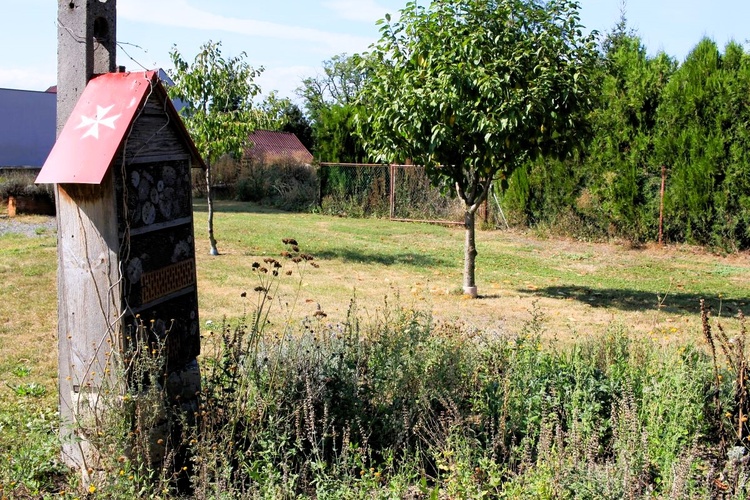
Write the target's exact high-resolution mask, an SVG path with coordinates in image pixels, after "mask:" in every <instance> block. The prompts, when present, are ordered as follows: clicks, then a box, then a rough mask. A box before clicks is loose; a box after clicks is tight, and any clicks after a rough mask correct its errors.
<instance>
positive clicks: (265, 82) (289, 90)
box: [255, 66, 320, 102]
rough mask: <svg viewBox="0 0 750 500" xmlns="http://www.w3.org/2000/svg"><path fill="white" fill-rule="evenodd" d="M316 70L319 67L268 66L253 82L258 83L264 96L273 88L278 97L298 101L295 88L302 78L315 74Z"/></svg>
mask: <svg viewBox="0 0 750 500" xmlns="http://www.w3.org/2000/svg"><path fill="white" fill-rule="evenodd" d="M318 71H320V68H315V67H313V66H286V67H277V68H268V69H266V70H265V71H264V72H263V73H261V75H260V76H259V77H258V78H256V79H255V83H257V84H258V85H260V88H261V90H262V91H263V95H264V96H267V95H268V94H270V93H271V92H272V91H274V90H275V91H277V92H278V94H279V96H280V97H288V98H290V99H291V100H292V101H293V102H298V101H299V99H298V98H297V96H296V94H295V90H297V87H299V86H300V85H302V80H303V79H304V78H307V77H308V76H311V75H315V74H316V73H317V72H318Z"/></svg>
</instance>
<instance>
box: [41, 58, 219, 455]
mask: <svg viewBox="0 0 750 500" xmlns="http://www.w3.org/2000/svg"><path fill="white" fill-rule="evenodd" d="M195 167H202V168H205V165H204V163H203V161H202V159H201V157H200V155H199V154H198V152H197V151H196V149H195V145H194V144H193V142H192V140H191V139H190V136H189V135H188V133H187V131H186V129H185V127H184V125H183V123H182V121H181V120H180V118H179V116H178V113H177V111H176V110H175V108H174V106H173V104H172V102H171V100H170V99H169V98H168V96H167V92H166V91H165V89H164V87H163V86H162V84H161V83H160V81H159V79H158V76H157V74H156V72H153V71H148V72H133V73H127V72H118V73H105V74H102V75H100V76H96V77H94V78H92V79H91V80H90V81H89V82H88V84H87V85H86V86H85V89H84V90H83V93H82V95H81V97H80V98H79V99H78V101H77V104H76V105H75V107H74V108H73V110H72V112H71V114H70V116H69V119H68V120H67V122H66V123H65V125H64V127H63V128H62V131H61V132H60V134H59V137H58V140H57V142H56V144H55V146H54V148H53V149H52V152H51V153H50V155H49V157H48V159H47V161H46V162H45V164H44V167H43V168H42V170H41V172H40V174H39V176H38V178H37V182H38V183H54V184H57V192H56V193H57V211H58V259H59V262H58V289H59V299H58V308H59V312H58V322H59V325H58V334H59V335H58V337H59V377H60V380H59V387H60V411H61V416H62V419H63V428H64V429H63V432H62V434H63V436H62V437H63V453H64V456H66V457H67V461H68V462H69V463H71V464H72V465H78V466H84V467H85V466H86V465H87V464H86V461H87V456H88V455H89V454H90V453H89V450H87V449H85V446H86V442H87V436H86V432H87V428H86V425H85V422H83V420H85V418H84V417H82V415H91V413H92V411H93V412H94V413H96V412H97V408H96V407H95V406H96V404H97V402H98V401H99V398H100V396H101V393H102V391H105V388H106V390H107V391H109V390H110V388H113V387H116V386H117V385H118V380H112V378H113V377H114V378H117V377H116V376H113V375H112V372H113V371H114V370H115V367H116V365H117V364H116V363H113V359H114V358H113V357H114V356H121V357H125V353H126V352H127V351H128V350H129V349H130V348H132V345H133V342H134V341H135V339H134V335H135V331H136V325H137V324H143V325H144V326H145V330H146V331H147V332H148V340H149V345H159V346H163V349H164V355H165V357H166V363H167V372H168V373H169V374H170V375H169V377H168V379H167V381H166V388H167V390H168V392H169V393H170V396H172V397H173V398H175V399H176V400H177V401H180V402H181V403H184V404H185V405H187V406H190V405H191V404H194V401H195V400H196V393H197V391H198V390H199V389H200V375H199V372H198V365H197V361H196V356H197V355H198V354H199V351H200V340H199V320H198V295H197V289H196V270H195V243H194V239H193V214H192V195H191V169H192V168H195ZM125 361H127V360H125ZM119 382H122V380H119ZM120 387H121V384H120ZM191 400H192V401H193V403H191ZM66 434H67V435H66Z"/></svg>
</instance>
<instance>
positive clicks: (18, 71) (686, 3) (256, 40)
mask: <svg viewBox="0 0 750 500" xmlns="http://www.w3.org/2000/svg"><path fill="white" fill-rule="evenodd" d="M78 1H82V0H78ZM420 2H421V3H423V4H426V3H427V0H420ZM580 3H581V19H582V23H583V24H584V25H585V26H586V27H587V28H588V29H596V30H599V31H607V30H609V29H610V28H611V27H612V26H613V25H614V24H615V23H616V22H617V20H618V19H619V16H620V9H621V5H622V0H580ZM405 4H406V0H275V1H267V0H266V1H248V0H211V1H205V0H117V6H118V25H117V38H118V41H119V42H120V44H121V49H119V50H118V57H117V60H118V64H120V65H124V66H126V67H127V68H128V69H132V70H136V69H141V67H140V65H142V66H144V67H146V68H149V69H150V68H154V67H164V68H165V69H169V68H171V62H170V59H169V50H170V48H171V47H172V46H173V45H177V47H178V49H179V50H180V52H182V54H183V56H184V58H186V59H188V60H192V58H193V57H194V55H195V53H196V52H197V50H198V47H199V46H200V45H201V44H203V43H204V42H205V41H207V40H209V39H211V40H214V41H217V40H221V41H222V44H223V46H224V53H225V54H226V55H229V56H231V55H237V54H239V53H240V52H242V51H244V52H246V53H247V61H248V62H249V63H250V64H251V65H252V66H254V67H258V66H263V67H264V68H265V71H264V73H263V74H262V75H261V77H260V78H259V79H258V83H259V84H260V85H261V88H262V90H263V92H264V93H268V92H270V91H271V90H277V91H279V94H280V95H282V96H288V97H294V89H295V88H296V87H298V86H299V84H300V81H301V80H302V78H304V77H306V76H312V75H315V74H316V73H318V72H320V71H321V69H320V65H321V62H322V61H323V60H325V59H329V58H330V57H331V56H333V55H335V54H339V53H342V52H347V53H354V52H359V51H363V50H366V49H367V47H368V45H369V44H370V43H372V42H373V41H375V40H376V39H377V38H378V29H377V26H376V25H375V21H376V20H377V19H379V18H381V17H383V15H384V14H385V13H386V12H389V13H391V14H393V15H395V14H397V13H398V10H399V9H400V8H401V7H403V6H404V5H405ZM3 5H4V7H5V9H4V14H3V16H2V18H1V19H0V46H2V47H3V50H2V52H0V87H4V88H20V89H28V90H44V89H46V88H47V87H48V86H49V85H53V84H54V83H55V74H56V53H57V52H56V51H57V47H56V33H57V28H56V12H57V2H54V1H52V0H3ZM625 8H626V16H627V19H628V23H629V25H630V26H631V27H632V28H634V29H636V30H637V32H638V34H639V35H640V36H641V37H642V39H643V42H644V44H645V45H646V47H647V48H648V50H649V52H650V53H655V52H657V51H658V50H663V51H665V52H666V53H667V54H669V55H671V56H674V57H677V58H678V59H679V60H682V59H684V57H685V56H686V55H687V53H688V52H689V51H690V49H692V48H693V47H694V46H695V44H696V43H698V41H699V40H700V39H701V37H703V36H709V37H711V38H713V39H714V40H716V42H717V43H718V44H719V45H720V46H722V47H723V46H724V44H725V43H726V42H727V41H728V40H730V39H734V40H736V41H737V42H740V43H743V44H744V45H745V47H746V48H747V49H750V44H748V43H747V41H748V39H750V23H748V19H750V0H628V1H627V4H626V7H625Z"/></svg>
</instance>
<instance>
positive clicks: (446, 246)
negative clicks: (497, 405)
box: [0, 201, 750, 496]
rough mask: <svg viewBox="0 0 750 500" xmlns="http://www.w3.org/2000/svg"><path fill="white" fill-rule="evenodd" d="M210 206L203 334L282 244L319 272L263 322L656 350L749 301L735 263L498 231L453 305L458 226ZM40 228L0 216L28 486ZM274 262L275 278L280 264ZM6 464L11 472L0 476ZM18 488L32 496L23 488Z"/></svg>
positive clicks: (201, 215) (1, 385) (34, 467)
mask: <svg viewBox="0 0 750 500" xmlns="http://www.w3.org/2000/svg"><path fill="white" fill-rule="evenodd" d="M217 206H218V213H217V215H216V220H215V222H216V234H217V236H218V239H219V250H220V252H222V255H220V256H218V257H211V256H209V255H208V244H207V241H206V237H205V236H204V235H205V215H206V214H205V208H204V206H203V205H202V203H201V201H199V202H198V203H197V204H196V208H195V210H196V234H197V238H196V241H197V269H198V286H199V300H200V314H201V320H202V323H203V325H204V326H203V333H204V334H208V332H209V331H210V330H211V329H212V328H214V327H213V326H208V324H211V323H212V324H214V325H216V324H219V323H221V321H222V319H223V318H224V317H228V318H236V317H238V316H241V315H242V314H243V311H253V310H255V309H256V308H255V306H254V304H253V301H254V300H255V298H256V297H257V294H255V293H254V292H253V288H255V287H256V286H258V284H259V283H258V281H257V280H258V275H257V273H254V272H253V271H252V265H253V263H254V262H262V261H263V259H264V258H266V257H278V256H279V254H280V253H281V252H282V251H283V250H285V247H284V245H283V244H282V239H283V238H295V239H296V240H297V241H298V242H299V244H300V247H301V249H302V251H303V252H306V253H309V254H313V255H314V256H315V262H316V263H317V264H319V266H320V267H319V268H312V267H306V269H305V271H304V273H303V274H302V276H301V278H300V275H299V274H296V273H295V274H293V275H292V276H290V277H287V276H286V275H284V274H283V273H282V277H283V279H282V280H281V285H280V288H279V289H278V290H276V291H274V292H273V294H274V296H275V297H274V301H273V302H274V310H273V311H272V312H271V321H272V322H273V323H276V324H278V323H280V322H285V321H290V322H297V321H300V320H301V319H302V318H304V317H306V316H312V315H313V314H314V313H315V312H316V311H317V310H318V309H319V308H320V309H321V310H323V311H325V312H326V313H327V315H328V316H327V319H326V321H332V322H340V321H343V320H344V319H345V315H346V311H347V308H348V306H349V303H350V301H351V299H352V298H353V297H356V300H357V304H358V310H359V312H360V315H364V316H365V317H367V316H377V315H379V313H380V311H387V310H389V309H388V308H390V307H392V306H393V304H398V305H400V306H403V307H406V308H415V309H419V310H421V311H429V312H431V313H432V316H433V317H434V318H435V319H436V320H437V321H446V322H450V321H461V322H463V323H465V324H467V325H468V326H469V327H471V326H476V327H477V328H480V329H488V328H489V329H501V330H505V331H507V332H508V333H511V334H513V333H515V332H519V331H520V329H521V328H522V325H523V324H525V323H527V322H528V321H529V319H530V318H531V316H532V313H531V310H532V309H534V308H535V307H536V308H537V310H538V311H541V313H542V314H543V316H544V319H545V321H544V327H545V335H546V336H547V339H548V340H549V339H553V338H554V339H557V341H558V342H559V343H562V344H567V343H570V342H572V341H573V340H575V339H577V338H579V337H584V336H589V335H594V334H598V333H603V332H605V331H606V330H607V329H608V328H609V327H610V326H611V325H623V326H624V327H625V329H626V330H627V331H628V332H631V333H635V334H641V335H650V336H651V337H652V338H653V339H655V340H656V341H657V342H658V343H664V344H669V343H680V342H684V341H699V339H700V333H701V331H700V316H699V300H700V299H701V298H705V299H706V300H707V301H708V302H709V303H710V304H711V306H712V307H713V309H714V311H715V313H719V314H721V315H722V316H724V317H726V318H727V319H726V320H725V321H726V322H727V323H730V324H729V325H727V326H728V331H738V329H737V326H736V325H735V324H733V323H735V322H736V321H737V320H736V319H732V316H733V315H735V314H736V312H737V310H738V309H740V308H743V307H745V306H746V304H747V302H749V301H750V262H748V259H747V254H738V255H728V256H720V255H714V254H711V253H708V252H706V251H703V250H700V249H696V248H693V247H688V246H669V247H666V248H658V247H646V248H643V249H633V248H630V247H629V246H627V245H618V244H603V243H583V242H577V241H572V240H565V239H552V238H548V239H545V238H541V237H539V236H537V235H535V234H533V233H529V232H527V233H522V232H510V231H503V232H499V231H482V232H479V233H478V235H477V240H478V250H479V257H478V260H477V266H478V272H477V276H478V285H479V292H480V298H479V299H477V300H470V299H467V298H465V297H464V296H462V295H461V294H460V290H461V288H460V285H461V270H462V267H463V248H462V244H463V231H462V230H461V229H460V228H455V227H442V226H434V225H427V224H406V223H395V222H390V221H385V220H376V219H343V218H335V217H328V216H321V215H316V214H293V213H284V212H278V211H274V210H270V209H266V208H262V207H258V206H256V205H252V204H247V203H238V202H219V203H218V204H217ZM11 226H14V228H13V231H11V232H8V229H9V228H11ZM19 226H20V227H21V229H22V231H21V232H22V233H23V234H18V229H19ZM52 227H54V224H50V220H49V219H48V218H40V217H19V218H17V219H14V220H13V221H11V220H9V219H7V218H6V219H0V478H1V477H25V478H29V477H38V478H40V479H39V481H40V484H48V483H49V480H50V478H55V477H61V478H63V477H64V470H63V469H62V468H61V467H60V466H59V465H58V464H56V463H55V462H54V460H55V459H54V457H56V456H57V440H56V433H55V431H54V429H55V426H56V421H57V417H56V416H55V414H54V411H55V409H56V407H57V394H56V385H57V384H56V375H57V366H56V365H57V348H56V344H57V342H56V337H57V333H56V317H57V314H56V308H57V289H56V285H55V275H56V266H57V261H56V248H55V247H56V235H55V234H54V229H51V228H52ZM283 262H285V264H284V266H285V267H284V269H282V271H286V270H288V269H289V267H288V266H290V265H292V264H291V263H289V262H288V261H283ZM243 292H247V296H246V297H245V298H243V297H242V294H243ZM245 301H249V302H245ZM386 302H387V303H388V305H386ZM535 304H536V305H535ZM390 310H391V311H392V309H390ZM209 322H210V323H209ZM7 464H10V465H9V466H10V467H14V468H15V469H14V470H17V471H19V472H18V473H17V474H14V473H12V472H11V473H7V474H3V472H4V471H3V469H2V467H5V466H6V465H7ZM28 471H32V472H31V473H29V472H28ZM26 487H29V488H32V491H33V485H29V484H28V483H26ZM0 493H2V492H1V491H0ZM0 496H1V495H0Z"/></svg>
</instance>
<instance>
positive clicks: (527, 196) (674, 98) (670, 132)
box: [502, 24, 750, 250]
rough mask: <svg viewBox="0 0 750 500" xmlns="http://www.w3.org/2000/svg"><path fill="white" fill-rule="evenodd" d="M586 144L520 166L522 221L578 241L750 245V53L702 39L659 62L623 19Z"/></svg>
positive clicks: (512, 208) (514, 207) (515, 202)
mask: <svg viewBox="0 0 750 500" xmlns="http://www.w3.org/2000/svg"><path fill="white" fill-rule="evenodd" d="M597 71H598V77H597V78H598V79H599V85H598V86H597V89H598V91H597V94H596V95H593V96H592V99H593V100H594V110H593V112H592V113H591V114H590V120H589V130H587V131H585V133H586V140H585V142H584V147H583V148H582V149H581V151H580V152H579V153H578V154H577V155H576V156H575V157H573V158H570V159H568V160H565V161H549V160H546V161H544V160H543V161H537V162H535V163H531V164H528V165H527V166H526V167H525V168H521V169H519V170H517V171H516V173H515V174H514V175H513V177H512V178H511V179H509V182H508V186H507V189H506V190H505V191H504V192H503V193H502V199H503V204H504V206H505V208H506V211H507V212H508V213H509V214H511V215H512V216H513V218H514V219H515V220H516V222H518V223H521V224H528V225H532V226H533V225H546V226H549V227H554V228H556V229H558V230H561V231H563V232H567V233H569V234H573V235H576V236H580V237H592V238H599V237H603V236H604V237H607V236H610V237H622V238H627V239H629V240H632V241H633V242H646V241H656V240H657V239H658V234H659V215H660V201H661V196H660V192H661V185H662V171H663V170H662V167H664V171H665V179H666V182H665V190H664V196H663V238H664V241H666V242H688V243H696V244H701V245H708V246H714V247H720V248H724V249H727V250H742V249H747V248H750V54H749V53H747V52H745V51H744V50H743V47H742V46H741V45H740V44H738V43H735V42H730V43H729V44H728V45H727V46H726V47H725V48H724V50H723V52H722V51H721V50H720V49H719V48H718V47H717V45H716V44H715V43H714V42H713V41H712V40H709V39H703V40H701V41H700V42H699V43H698V44H697V45H696V46H695V48H694V49H693V50H692V51H691V52H690V54H689V55H688V56H687V57H686V59H685V61H684V62H683V63H682V64H678V63H677V61H676V60H675V59H674V58H672V57H670V56H668V55H666V54H664V53H659V54H657V55H656V56H649V55H648V54H647V51H646V49H645V47H644V46H643V44H642V43H641V41H640V39H639V38H638V37H637V36H635V35H634V34H633V33H631V32H627V31H626V30H625V28H624V24H623V25H622V26H620V29H619V30H615V31H614V32H613V33H611V34H610V35H608V37H607V39H606V40H605V42H604V43H603V46H602V57H601V59H600V67H599V68H598V70H597Z"/></svg>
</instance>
